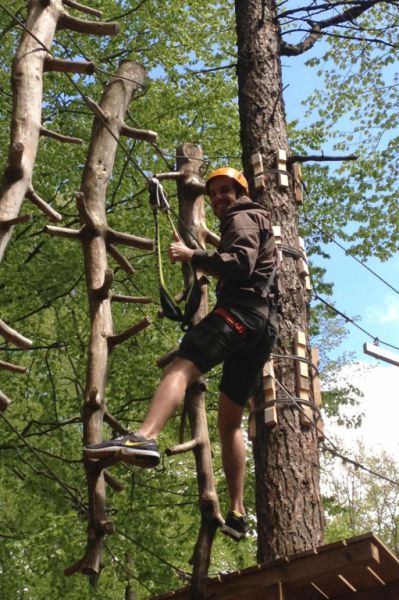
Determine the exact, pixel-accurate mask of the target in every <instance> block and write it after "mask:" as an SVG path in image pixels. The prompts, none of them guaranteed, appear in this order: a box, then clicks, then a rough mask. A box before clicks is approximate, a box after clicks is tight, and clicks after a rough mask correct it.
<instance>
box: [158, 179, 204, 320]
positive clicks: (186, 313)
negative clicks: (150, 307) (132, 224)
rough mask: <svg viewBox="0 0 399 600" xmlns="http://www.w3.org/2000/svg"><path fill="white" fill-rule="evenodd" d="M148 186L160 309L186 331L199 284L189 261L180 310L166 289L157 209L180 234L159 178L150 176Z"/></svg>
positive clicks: (197, 300)
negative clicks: (152, 220)
mask: <svg viewBox="0 0 399 600" xmlns="http://www.w3.org/2000/svg"><path fill="white" fill-rule="evenodd" d="M148 188H149V193H150V206H151V209H152V213H153V216H154V225H155V257H156V262H157V270H158V283H159V296H160V301H161V307H162V311H163V313H164V315H165V317H167V318H168V319H171V320H172V321H178V322H180V323H181V328H182V330H183V331H187V330H188V329H189V328H190V327H191V320H192V318H193V316H194V314H195V313H196V312H197V310H198V308H199V305H200V302H201V286H200V283H199V281H198V279H197V275H196V273H195V271H194V269H193V267H192V265H191V264H190V263H189V264H188V267H189V269H190V286H189V288H188V289H186V290H185V291H184V298H185V306H184V310H181V308H180V307H179V305H178V304H177V302H176V300H175V299H174V298H173V296H172V294H171V293H170V292H169V291H168V289H167V287H166V284H165V280H164V275H163V267H162V254H161V236H160V231H159V222H158V211H160V212H161V213H162V214H164V215H165V216H166V218H167V220H168V222H169V224H170V226H171V229H172V231H173V234H174V236H175V238H176V239H180V235H179V234H178V232H177V230H176V227H175V225H174V223H173V221H172V218H171V216H170V206H169V202H168V198H167V195H166V192H165V190H164V188H163V187H162V185H161V184H160V182H159V180H158V179H157V178H156V177H151V179H150V180H149V184H148Z"/></svg>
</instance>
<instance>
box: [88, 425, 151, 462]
mask: <svg viewBox="0 0 399 600" xmlns="http://www.w3.org/2000/svg"><path fill="white" fill-rule="evenodd" d="M83 454H84V455H85V457H86V458H89V459H92V460H93V459H99V458H112V457H114V458H115V457H116V458H119V459H120V460H121V461H123V462H127V463H129V464H133V465H137V466H139V467H148V468H149V467H156V466H157V465H158V464H159V461H160V459H161V457H160V454H159V446H158V444H157V442H156V440H152V439H151V440H149V439H147V438H146V437H144V436H143V435H140V434H139V433H129V434H127V435H121V436H119V437H117V438H114V439H113V440H108V441H105V442H100V443H99V444H91V445H90V446H85V447H84V449H83Z"/></svg>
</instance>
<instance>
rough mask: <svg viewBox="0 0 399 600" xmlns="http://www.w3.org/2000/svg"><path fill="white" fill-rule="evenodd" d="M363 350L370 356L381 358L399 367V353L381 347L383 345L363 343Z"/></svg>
mask: <svg viewBox="0 0 399 600" xmlns="http://www.w3.org/2000/svg"><path fill="white" fill-rule="evenodd" d="M363 352H364V353H365V354H368V355H369V356H373V357H374V358H379V359H380V360H383V361H385V362H388V363H390V364H391V365H396V366H397V367H399V354H394V353H393V352H390V351H389V350H386V349H385V348H381V346H376V345H374V344H363Z"/></svg>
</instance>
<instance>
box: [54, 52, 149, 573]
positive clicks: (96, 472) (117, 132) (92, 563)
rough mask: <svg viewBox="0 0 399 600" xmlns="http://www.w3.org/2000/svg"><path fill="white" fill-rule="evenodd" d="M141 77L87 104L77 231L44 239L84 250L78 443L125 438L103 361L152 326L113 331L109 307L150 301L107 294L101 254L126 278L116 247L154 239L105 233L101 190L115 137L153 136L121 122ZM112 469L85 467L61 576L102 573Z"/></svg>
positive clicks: (58, 230) (128, 72)
mask: <svg viewBox="0 0 399 600" xmlns="http://www.w3.org/2000/svg"><path fill="white" fill-rule="evenodd" d="M145 76H146V74H145V71H144V69H143V68H142V67H141V66H140V65H138V64H137V63H134V62H124V63H122V64H121V66H120V67H119V69H118V71H117V73H116V76H115V77H114V78H112V79H111V81H110V83H109V85H108V86H107V87H106V89H105V92H104V94H103V97H102V99H101V102H100V103H99V104H98V105H97V104H96V103H95V102H94V101H93V100H92V101H91V105H92V107H93V110H94V112H95V115H96V116H95V117H94V122H93V128H92V135H91V141H90V147H89V151H88V155H87V160H86V165H85V169H84V171H83V176H82V184H81V189H80V191H79V192H78V193H77V195H76V201H77V208H78V211H79V216H80V224H81V227H80V229H78V230H75V229H67V228H62V227H53V226H47V227H46V228H45V231H46V232H47V233H48V234H49V235H52V236H61V237H67V238H70V239H75V240H79V241H80V242H81V243H82V247H83V254H84V263H85V272H86V283H87V293H88V300H89V311H90V323H91V325H90V340H89V348H88V363H87V371H86V388H85V399H84V405H83V443H84V445H87V444H96V443H98V442H101V441H102V439H103V438H102V427H103V422H104V421H106V422H107V423H108V424H110V425H111V426H112V428H113V429H114V430H116V431H118V432H120V433H127V430H126V429H125V428H124V427H123V426H122V425H121V424H120V423H119V422H118V421H117V420H116V419H115V418H114V417H113V416H112V414H111V413H110V412H109V410H108V408H107V406H106V401H105V387H106V383H107V365H108V358H109V354H110V353H111V352H112V350H113V348H115V346H117V345H118V344H120V343H122V342H124V341H126V340H128V339H129V338H131V337H132V336H134V335H136V334H137V333H138V332H140V331H141V330H143V329H144V328H146V327H148V325H150V323H151V320H150V319H149V318H148V317H145V318H144V319H143V320H142V321H140V322H139V323H136V324H135V325H133V326H132V327H130V328H129V329H127V330H126V331H124V332H122V333H115V332H114V329H113V322H112V312H111V303H112V301H123V302H139V303H148V302H151V298H145V297H140V298H134V297H126V296H118V295H117V294H113V292H112V289H111V288H112V281H113V273H112V270H111V269H109V268H108V261H107V255H110V256H111V257H112V258H113V259H114V260H115V261H116V262H117V263H118V264H119V265H120V266H121V267H122V268H123V269H124V270H125V271H126V272H127V273H128V274H130V275H131V274H132V273H133V272H134V269H133V267H132V266H131V265H130V263H129V261H128V260H127V259H126V258H125V257H124V256H123V254H122V253H121V252H120V251H119V250H118V249H117V248H116V244H123V245H125V246H129V247H134V248H142V249H147V250H151V249H152V248H153V241H152V240H150V239H146V238H141V237H137V236H134V235H130V234H128V233H124V232H119V231H115V230H114V229H112V228H110V227H109V226H108V225H107V220H106V210H105V209H106V203H105V200H106V192H107V187H108V183H109V181H110V179H111V175H112V169H113V165H114V160H115V155H116V150H117V148H118V141H119V138H120V136H121V135H125V136H128V137H133V138H139V139H142V140H147V141H153V140H154V139H155V137H156V134H155V133H154V132H153V131H146V130H136V129H131V128H130V127H128V126H127V125H125V123H124V118H125V114H126V111H127V109H128V106H129V103H130V101H131V99H132V97H133V94H134V92H135V91H136V90H140V89H142V88H143V86H144V82H145ZM112 463H113V461H104V460H101V461H88V460H86V461H85V468H86V475H87V486H88V498H89V515H88V532H87V546H86V550H85V553H84V556H83V557H82V558H80V559H79V560H78V561H77V562H75V563H74V564H73V565H72V566H71V567H69V568H67V569H66V571H65V573H66V575H72V574H73V573H76V572H79V571H80V572H81V573H83V574H85V575H90V576H95V575H98V574H99V572H100V570H101V562H102V548H103V538H104V535H106V534H109V533H112V532H113V530H114V528H113V524H112V521H110V519H109V517H108V515H107V510H106V502H105V481H107V482H108V483H109V484H110V485H111V486H112V487H113V488H114V489H115V490H120V484H119V483H118V482H117V481H116V480H115V479H114V478H113V477H112V476H111V475H110V474H109V473H108V472H107V470H106V466H108V465H110V464H112Z"/></svg>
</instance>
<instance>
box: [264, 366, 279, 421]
mask: <svg viewBox="0 0 399 600" xmlns="http://www.w3.org/2000/svg"><path fill="white" fill-rule="evenodd" d="M263 398H264V400H265V402H271V401H272V400H275V399H276V382H275V379H274V367H273V361H272V360H269V361H267V363H265V365H264V367H263ZM264 418H265V425H267V426H268V427H274V426H275V425H277V422H278V419H277V407H276V404H272V405H270V406H267V407H266V408H265V411H264Z"/></svg>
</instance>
